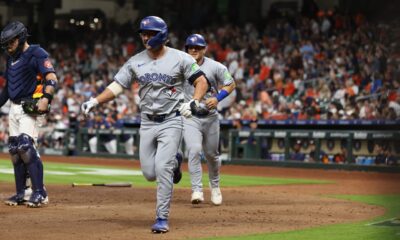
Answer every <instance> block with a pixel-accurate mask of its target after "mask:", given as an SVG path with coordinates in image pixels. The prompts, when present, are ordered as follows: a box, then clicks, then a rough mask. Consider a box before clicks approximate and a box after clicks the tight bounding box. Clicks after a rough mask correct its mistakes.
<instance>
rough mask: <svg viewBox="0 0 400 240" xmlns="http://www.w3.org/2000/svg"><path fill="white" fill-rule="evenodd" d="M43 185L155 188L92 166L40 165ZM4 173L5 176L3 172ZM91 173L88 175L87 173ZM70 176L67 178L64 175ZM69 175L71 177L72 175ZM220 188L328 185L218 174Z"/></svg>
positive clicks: (0, 163) (9, 177) (4, 163)
mask: <svg viewBox="0 0 400 240" xmlns="http://www.w3.org/2000/svg"><path fill="white" fill-rule="evenodd" d="M44 169H45V183H46V184H71V183H73V182H76V183H105V182H132V183H133V185H134V186H136V187H148V186H155V182H148V181H146V179H145V178H144V177H143V176H142V175H141V172H139V171H140V169H130V168H116V167H105V166H94V165H77V164H68V163H52V162H46V163H44ZM101 170H108V171H119V170H120V171H124V172H122V174H119V175H111V174H105V175H100V174H98V172H99V171H101ZM5 172H7V173H5ZM89 173H91V174H89ZM57 174H62V175H57ZM66 174H71V175H66ZM72 174H73V175H72ZM221 179H222V181H221V186H222V187H239V186H262V185H279V184H280V185H282V184H323V183H332V182H329V181H320V180H312V179H293V178H266V177H251V176H234V175H226V174H223V175H221ZM0 181H4V182H13V181H14V178H13V174H12V164H11V161H10V160H0ZM203 184H204V186H208V175H207V174H204V176H203ZM177 187H190V179H189V175H188V173H187V172H185V173H184V174H183V178H182V181H181V182H180V183H179V184H178V185H177Z"/></svg>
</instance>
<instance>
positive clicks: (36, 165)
mask: <svg viewBox="0 0 400 240" xmlns="http://www.w3.org/2000/svg"><path fill="white" fill-rule="evenodd" d="M42 120H43V117H41V116H38V117H33V116H30V115H27V114H22V116H21V119H20V126H19V131H20V133H21V134H20V135H19V136H18V139H17V140H18V154H19V156H20V158H21V159H22V161H23V162H24V164H25V166H26V167H27V169H28V171H29V176H30V178H31V183H32V189H33V193H32V196H31V198H30V199H29V201H28V203H27V205H28V207H40V206H41V205H43V204H48V202H49V200H48V196H47V191H46V189H45V187H44V183H43V163H42V160H41V159H40V154H39V152H38V150H37V149H36V141H37V137H38V134H39V131H38V130H39V127H40V125H41V121H42Z"/></svg>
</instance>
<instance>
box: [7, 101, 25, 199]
mask: <svg viewBox="0 0 400 240" xmlns="http://www.w3.org/2000/svg"><path fill="white" fill-rule="evenodd" d="M18 108H21V107H20V106H19V105H16V104H13V103H11V107H10V112H9V118H8V123H9V132H10V137H9V139H8V149H9V153H10V157H11V161H12V163H13V168H14V178H15V188H16V194H15V195H13V196H11V197H10V198H8V199H7V200H6V201H5V204H7V205H10V206H16V205H21V204H23V203H24V202H25V201H24V189H25V181H26V178H25V177H26V174H27V170H26V167H25V165H24V162H23V161H22V159H21V158H20V157H19V154H18V141H17V135H18V134H19V119H20V117H21V113H20V111H18Z"/></svg>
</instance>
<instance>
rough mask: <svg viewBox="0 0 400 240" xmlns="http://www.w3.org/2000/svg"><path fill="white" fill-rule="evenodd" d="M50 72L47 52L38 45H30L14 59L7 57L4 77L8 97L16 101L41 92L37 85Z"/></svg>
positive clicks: (51, 67)
mask: <svg viewBox="0 0 400 240" xmlns="http://www.w3.org/2000/svg"><path fill="white" fill-rule="evenodd" d="M51 72H54V68H53V66H52V64H51V62H50V59H49V54H48V53H47V52H46V51H45V50H44V49H43V48H41V47H40V46H39V45H30V46H29V48H28V49H27V50H26V51H24V52H23V53H22V54H21V56H20V57H19V58H18V59H16V60H15V61H12V59H11V58H8V59H7V70H6V72H5V78H6V79H7V90H8V96H9V99H10V100H11V101H16V100H20V99H22V98H28V97H33V95H34V93H37V92H38V91H40V92H41V93H43V89H42V88H40V89H39V88H38V86H39V85H40V84H41V81H42V79H43V78H44V76H46V74H47V73H51Z"/></svg>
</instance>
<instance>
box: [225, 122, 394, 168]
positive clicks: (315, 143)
mask: <svg viewBox="0 0 400 240" xmlns="http://www.w3.org/2000/svg"><path fill="white" fill-rule="evenodd" d="M228 149H229V155H228V159H229V161H231V162H232V163H244V164H265V165H299V164H303V163H304V164H306V163H307V164H309V165H314V166H315V165H320V164H325V165H349V166H351V165H353V166H354V165H359V166H360V165H362V166H373V165H380V166H383V165H386V166H396V165H397V164H399V158H400V131H388V130H387V131H345V130H334V131H329V130H281V129H279V130H264V129H260V130H259V129H256V130H251V129H247V130H229V148H228Z"/></svg>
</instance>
